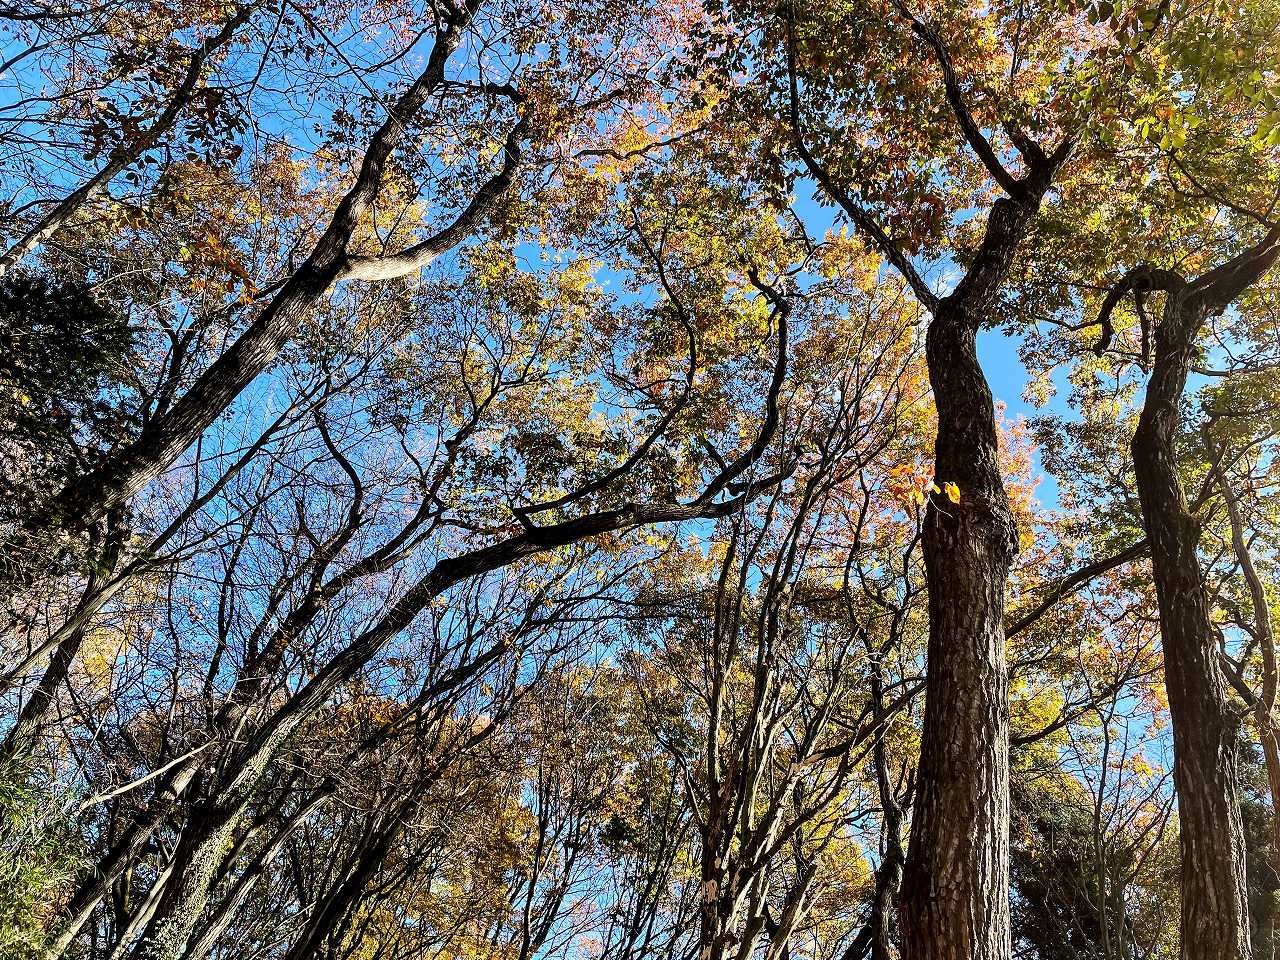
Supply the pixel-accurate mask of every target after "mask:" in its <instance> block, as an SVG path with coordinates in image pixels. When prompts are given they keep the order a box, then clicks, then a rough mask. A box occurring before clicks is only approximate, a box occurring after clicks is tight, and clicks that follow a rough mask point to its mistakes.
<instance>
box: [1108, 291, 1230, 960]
mask: <svg viewBox="0 0 1280 960" xmlns="http://www.w3.org/2000/svg"><path fill="white" fill-rule="evenodd" d="M1202 311H1203V308H1200V307H1198V306H1196V305H1195V304H1194V303H1193V304H1187V303H1185V302H1184V300H1183V297H1182V295H1181V294H1180V293H1171V294H1170V295H1169V299H1168V302H1167V304H1166V307H1165V311H1164V317H1163V320H1162V322H1161V323H1160V324H1159V325H1158V326H1157V328H1156V331H1155V359H1154V365H1153V369H1152V374H1151V380H1150V382H1149V383H1148V385H1147V396H1146V401H1145V403H1144V405H1143V408H1142V414H1141V417H1140V418H1139V421H1138V427H1137V430H1136V431H1135V432H1134V436H1133V444H1132V452H1133V467H1134V475H1135V478H1136V481H1137V487H1138V497H1139V499H1140V501H1141V503H1142V517H1143V523H1144V524H1145V526H1146V529H1147V537H1148V539H1149V540H1150V541H1151V570H1152V574H1153V576H1154V579H1155V587H1156V598H1157V601H1158V604H1159V608H1160V631H1161V637H1162V643H1163V648H1164V667H1165V686H1166V689H1167V690H1168V695H1169V715H1170V717H1171V719H1172V721H1173V743H1174V767H1173V778H1174V784H1175V786H1176V787H1177V791H1178V820H1179V826H1180V829H1179V840H1180V845H1181V848H1182V925H1181V931H1182V957H1183V958H1184V960H1246V958H1248V957H1249V956H1250V943H1249V910H1248V895H1247V889H1246V885H1245V847H1244V828H1243V825H1242V823H1241V819H1240V803H1239V796H1238V788H1237V782H1238V780H1237V744H1238V739H1239V738H1238V724H1239V720H1238V718H1237V717H1236V716H1235V714H1234V713H1233V711H1232V710H1231V708H1230V705H1229V703H1228V700H1227V693H1226V683H1225V680H1224V678H1223V674H1222V670H1221V668H1220V666H1219V663H1218V646H1217V641H1216V638H1215V636H1214V632H1213V629H1212V627H1211V625H1210V621H1209V601H1208V597H1207V595H1206V593H1205V587H1204V576H1203V573H1202V571H1201V568H1200V559H1199V556H1198V553H1197V550H1198V547H1199V544H1200V525H1199V523H1198V522H1197V521H1196V519H1195V517H1193V516H1192V515H1191V512H1190V510H1189V509H1188V507H1187V501H1186V496H1185V494H1184V492H1183V488H1182V482H1181V480H1180V479H1179V476H1178V469H1177V459H1176V443H1177V437H1178V429H1179V420H1180V418H1179V413H1178V405H1179V403H1180V401H1181V399H1182V392H1183V389H1184V388H1185V386H1186V381H1187V372H1188V369H1189V367H1190V364H1191V354H1192V348H1193V346H1194V342H1195V336H1196V333H1197V332H1198V331H1199V329H1200V325H1201V323H1202V322H1203V313H1202Z"/></svg>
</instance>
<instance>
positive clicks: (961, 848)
mask: <svg viewBox="0 0 1280 960" xmlns="http://www.w3.org/2000/svg"><path fill="white" fill-rule="evenodd" d="M1042 195H1043V191H1041V192H1040V193H1038V194H1036V195H1035V196H1034V197H1030V198H1027V199H1024V200H1023V201H1021V202H1016V201H1012V200H1009V199H1002V200H998V201H997V202H996V203H995V204H994V205H993V207H992V209H991V214H990V216H989V218H988V222H987V227H986V233H985V236H984V239H983V244H982V247H981V248H980V250H979V251H978V254H977V256H976V257H975V259H974V262H973V264H972V265H971V266H970V268H969V270H968V272H967V273H966V275H965V278H964V279H963V280H962V281H961V282H960V284H959V285H958V286H957V287H956V290H955V291H954V292H953V293H952V294H951V295H950V296H948V297H946V298H945V299H943V300H941V301H939V302H938V303H937V305H936V307H935V309H934V317H933V321H932V322H931V323H930V325H929V332H928V337H927V340H926V344H925V349H926V360H927V361H928V365H929V378H930V382H931V384H932V386H933V393H934V402H935V404H936V406H937V410H938V436H937V441H936V447H935V477H936V480H937V483H938V484H939V485H940V486H941V485H943V484H947V483H954V484H955V485H956V486H957V487H958V488H959V491H960V502H959V503H952V502H951V500H950V498H947V497H945V496H938V495H937V494H935V495H934V496H933V497H932V498H931V500H930V503H929V507H928V513H927V515H926V518H925V529H924V539H923V545H924V558H925V572H926V577H927V582H928V588H929V650H928V656H929V667H928V681H927V686H926V694H925V696H926V700H925V716H924V731H923V736H922V741H921V753H920V771H919V781H918V786H917V790H916V799H915V812H914V819H913V821H912V827H911V840H910V846H909V848H908V853H907V864H906V870H905V874H904V878H903V887H902V908H901V918H902V946H903V954H904V956H905V957H906V958H907V960H1008V958H1009V956H1010V949H1011V948H1010V934H1009V695H1008V681H1009V677H1008V667H1007V664H1006V660H1005V638H1004V592H1005V579H1006V577H1007V575H1008V571H1009V565H1010V563H1011V562H1012V560H1013V555H1014V552H1015V550H1016V547H1017V530H1016V527H1015V524H1014V520H1013V516H1012V514H1011V513H1010V511H1009V504H1008V500H1007V498H1006V496H1005V490H1004V482H1003V480H1002V478H1001V475H1000V465H999V441H998V437H997V433H996V426H995V407H994V403H993V400H992V396H991V390H990V388H989V387H988V385H987V381H986V378H985V377H984V376H983V373H982V367H981V365H980V364H979V363H978V352H977V333H978V327H979V325H980V322H981V320H982V318H983V317H984V316H986V315H988V314H989V311H990V307H991V305H992V304H993V303H994V302H995V299H996V297H997V296H998V295H999V290H1000V285H1001V282H1002V281H1003V279H1004V277H1005V275H1006V274H1007V272H1008V268H1009V263H1010V261H1011V260H1012V257H1013V254H1014V252H1015V250H1016V249H1017V245H1018V243H1019V242H1020V241H1021V238H1022V236H1023V233H1024V232H1025V229H1026V226H1027V223H1028V222H1029V220H1030V218H1031V216H1032V214H1033V213H1034V212H1035V209H1036V208H1037V206H1038V201H1039V198H1040V196H1042Z"/></svg>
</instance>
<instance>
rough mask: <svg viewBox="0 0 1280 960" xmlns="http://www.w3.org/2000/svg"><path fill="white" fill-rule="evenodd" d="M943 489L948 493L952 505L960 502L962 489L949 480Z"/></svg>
mask: <svg viewBox="0 0 1280 960" xmlns="http://www.w3.org/2000/svg"><path fill="white" fill-rule="evenodd" d="M942 489H943V490H945V491H946V494H947V499H948V500H950V501H951V502H952V503H959V502H960V488H959V487H957V486H956V485H955V484H954V483H952V482H951V481H950V480H948V481H947V482H946V483H944V484H943V485H942Z"/></svg>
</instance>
